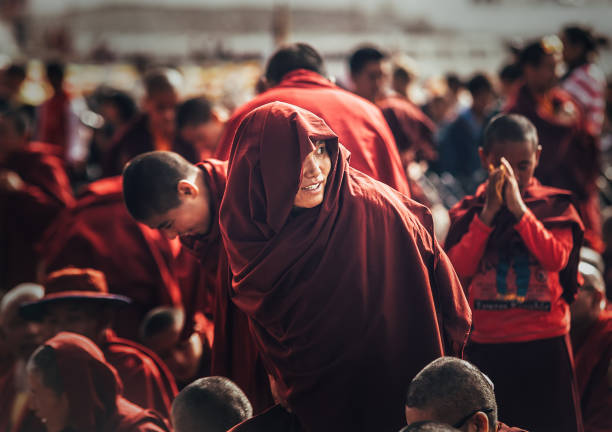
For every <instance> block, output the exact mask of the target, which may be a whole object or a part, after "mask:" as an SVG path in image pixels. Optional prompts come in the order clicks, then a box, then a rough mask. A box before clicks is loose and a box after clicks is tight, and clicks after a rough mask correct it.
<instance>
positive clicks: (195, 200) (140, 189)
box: [123, 151, 212, 238]
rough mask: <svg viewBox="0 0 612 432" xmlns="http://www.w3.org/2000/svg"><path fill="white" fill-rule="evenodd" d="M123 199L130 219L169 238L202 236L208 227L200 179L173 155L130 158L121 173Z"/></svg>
mask: <svg viewBox="0 0 612 432" xmlns="http://www.w3.org/2000/svg"><path fill="white" fill-rule="evenodd" d="M123 199H124V202H125V206H126V207H127V209H128V212H129V213H130V214H131V215H132V217H133V218H134V219H136V220H137V221H138V222H142V223H144V224H146V225H148V226H149V227H151V228H153V229H159V230H160V231H162V232H163V233H164V234H166V235H167V236H168V237H169V238H174V237H176V236H183V235H195V234H205V233H206V232H207V231H208V229H209V227H210V224H211V220H212V218H211V211H210V199H209V190H208V186H207V184H206V181H205V180H204V176H203V175H202V173H201V170H200V169H199V168H198V167H196V166H195V165H193V164H192V163H190V162H189V161H187V160H186V159H185V158H183V157H182V156H180V155H178V154H176V153H172V152H166V151H154V152H149V153H144V154H141V155H139V156H137V157H135V158H134V159H132V160H131V161H130V162H129V163H128V164H127V165H126V167H125V169H124V170H123Z"/></svg>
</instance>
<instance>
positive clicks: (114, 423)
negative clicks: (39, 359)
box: [45, 333, 170, 432]
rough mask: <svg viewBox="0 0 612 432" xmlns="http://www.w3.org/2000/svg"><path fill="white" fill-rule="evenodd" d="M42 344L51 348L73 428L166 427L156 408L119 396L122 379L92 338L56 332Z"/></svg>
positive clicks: (121, 431) (133, 430)
mask: <svg viewBox="0 0 612 432" xmlns="http://www.w3.org/2000/svg"><path fill="white" fill-rule="evenodd" d="M45 345H48V346H50V347H51V348H53V349H54V351H55V354H56V359H57V368H58V372H59V376H60V379H61V380H62V385H63V388H64V391H65V393H66V396H67V398H68V404H69V407H70V414H69V423H70V426H72V427H73V428H74V429H76V430H78V431H100V432H107V431H108V432H111V431H114V432H137V431H138V432H144V431H147V432H157V431H169V430H170V429H169V428H168V426H167V425H166V423H165V421H164V420H163V419H162V418H161V417H160V416H159V415H158V414H157V413H156V412H154V411H150V410H145V409H142V408H140V407H138V406H136V405H134V404H132V403H130V402H128V401H127V400H125V399H124V398H123V397H121V391H122V383H121V380H120V378H119V377H118V375H117V371H116V370H115V369H114V368H113V367H112V366H111V365H110V364H108V362H107V361H106V359H105V358H104V355H103V354H102V352H101V351H100V349H99V348H98V347H97V346H96V345H95V344H94V343H93V342H92V341H90V340H89V339H87V338H86V337H83V336H80V335H77V334H74V333H59V334H58V335H56V336H55V337H53V338H51V339H49V340H48V341H47V342H45ZM107 401H111V403H110V404H108V403H107ZM112 402H114V403H112Z"/></svg>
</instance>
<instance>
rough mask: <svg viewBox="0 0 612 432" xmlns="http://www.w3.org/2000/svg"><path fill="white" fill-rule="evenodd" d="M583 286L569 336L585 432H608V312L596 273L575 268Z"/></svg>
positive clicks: (611, 399) (611, 404)
mask: <svg viewBox="0 0 612 432" xmlns="http://www.w3.org/2000/svg"><path fill="white" fill-rule="evenodd" d="M579 270H580V274H581V275H582V277H583V279H584V283H583V284H582V286H581V287H580V290H579V291H578V297H576V301H574V303H573V304H572V306H571V313H572V327H571V330H570V336H571V338H572V347H573V348H574V362H575V368H576V380H577V381H578V390H579V392H580V399H581V405H582V417H583V419H584V430H585V432H604V431H609V430H612V416H610V413H611V412H612V392H611V391H610V383H611V382H612V367H611V366H612V312H611V311H609V310H606V291H605V285H604V282H603V277H602V276H601V273H600V272H599V270H598V269H597V268H596V267H594V266H592V265H591V264H588V263H586V262H581V263H580V266H579Z"/></svg>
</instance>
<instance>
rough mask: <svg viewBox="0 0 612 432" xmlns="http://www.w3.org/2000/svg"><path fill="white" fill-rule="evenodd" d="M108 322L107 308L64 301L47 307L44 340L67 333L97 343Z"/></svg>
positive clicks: (44, 321) (44, 320) (44, 319)
mask: <svg viewBox="0 0 612 432" xmlns="http://www.w3.org/2000/svg"><path fill="white" fill-rule="evenodd" d="M109 321H110V316H109V311H108V309H107V308H103V307H100V306H98V307H95V306H94V305H92V304H90V303H87V302H81V301H65V302H58V303H55V304H51V305H47V306H46V310H45V315H44V318H43V328H44V329H45V332H46V333H47V334H45V337H46V338H51V337H53V336H55V335H56V334H57V333H59V332H62V331H68V332H72V333H77V334H80V335H83V336H86V337H88V338H89V339H91V340H93V341H94V342H95V341H97V340H98V339H99V338H100V336H101V334H102V331H103V330H104V329H105V328H106V325H105V324H107V323H108V322H109Z"/></svg>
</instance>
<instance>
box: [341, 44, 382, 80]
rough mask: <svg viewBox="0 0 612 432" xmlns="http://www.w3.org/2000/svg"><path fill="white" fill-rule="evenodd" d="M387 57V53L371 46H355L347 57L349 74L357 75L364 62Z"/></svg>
mask: <svg viewBox="0 0 612 432" xmlns="http://www.w3.org/2000/svg"><path fill="white" fill-rule="evenodd" d="M386 58H387V54H386V53H384V52H382V51H381V50H379V49H378V48H375V47H373V46H364V47H361V48H357V50H355V51H354V52H353V54H351V56H350V57H349V68H350V70H351V75H357V74H358V73H359V72H361V71H362V70H363V68H364V67H365V65H366V64H368V63H370V62H378V61H381V60H384V59H386Z"/></svg>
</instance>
